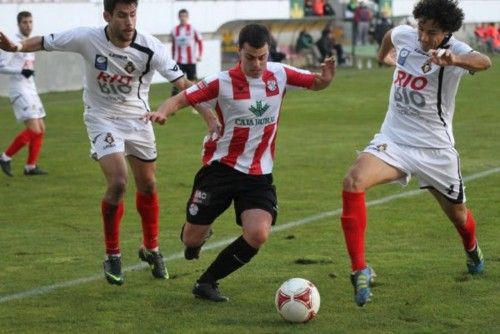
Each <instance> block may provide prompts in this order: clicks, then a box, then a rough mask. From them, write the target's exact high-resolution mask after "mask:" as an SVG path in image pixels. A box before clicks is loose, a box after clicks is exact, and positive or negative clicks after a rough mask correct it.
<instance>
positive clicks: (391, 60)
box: [378, 29, 396, 66]
mask: <svg viewBox="0 0 500 334" xmlns="http://www.w3.org/2000/svg"><path fill="white" fill-rule="evenodd" d="M392 30H393V29H391V30H389V31H387V32H386V33H385V35H384V38H383V39H382V43H381V44H380V50H379V51H378V62H379V63H380V64H385V65H389V66H396V59H395V56H394V45H393V44H392V40H391V34H392Z"/></svg>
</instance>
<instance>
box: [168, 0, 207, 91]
mask: <svg viewBox="0 0 500 334" xmlns="http://www.w3.org/2000/svg"><path fill="white" fill-rule="evenodd" d="M178 17H179V24H178V25H176V26H175V27H174V29H172V33H171V40H172V59H173V60H174V61H176V62H177V64H179V67H180V68H181V70H182V72H184V73H185V74H186V76H187V78H188V80H191V81H194V80H196V63H199V62H200V61H201V57H202V56H203V38H202V37H201V34H200V33H199V32H198V31H197V30H196V29H195V28H194V27H193V25H192V24H191V23H189V12H188V11H187V9H181V10H179V14H178ZM177 93H179V90H178V89H177V87H175V86H174V87H172V95H176V94H177Z"/></svg>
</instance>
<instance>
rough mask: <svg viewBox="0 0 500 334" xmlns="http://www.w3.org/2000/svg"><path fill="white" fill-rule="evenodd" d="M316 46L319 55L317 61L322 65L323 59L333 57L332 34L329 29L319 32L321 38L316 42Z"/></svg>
mask: <svg viewBox="0 0 500 334" xmlns="http://www.w3.org/2000/svg"><path fill="white" fill-rule="evenodd" d="M316 46H317V47H318V50H319V53H320V55H321V56H320V59H319V61H320V62H321V63H322V62H323V60H324V59H325V58H328V57H331V56H332V55H333V49H334V45H333V40H332V32H331V30H330V29H323V30H322V31H321V37H320V38H319V39H318V40H317V41H316Z"/></svg>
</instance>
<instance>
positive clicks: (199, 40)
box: [194, 30, 203, 58]
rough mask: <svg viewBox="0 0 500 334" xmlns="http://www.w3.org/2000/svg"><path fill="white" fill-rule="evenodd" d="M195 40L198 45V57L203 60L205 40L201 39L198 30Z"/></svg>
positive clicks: (195, 32)
mask: <svg viewBox="0 0 500 334" xmlns="http://www.w3.org/2000/svg"><path fill="white" fill-rule="evenodd" d="M194 40H195V42H196V43H197V44H198V53H199V54H198V57H199V58H201V56H202V55H203V40H202V39H201V38H200V35H199V34H198V32H197V31H196V30H195V31H194Z"/></svg>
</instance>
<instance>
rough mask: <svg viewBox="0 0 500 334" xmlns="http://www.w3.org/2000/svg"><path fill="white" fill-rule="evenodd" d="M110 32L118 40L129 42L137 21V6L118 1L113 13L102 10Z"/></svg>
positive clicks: (132, 36)
mask: <svg viewBox="0 0 500 334" xmlns="http://www.w3.org/2000/svg"><path fill="white" fill-rule="evenodd" d="M104 19H105V20H106V22H108V29H109V31H110V34H111V35H112V36H113V37H114V38H115V39H117V40H118V41H120V42H125V43H126V42H131V41H132V39H133V38H134V34H135V24H136V22H137V6H136V5H135V4H125V3H118V4H117V5H116V7H115V10H114V11H113V13H109V12H104Z"/></svg>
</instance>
